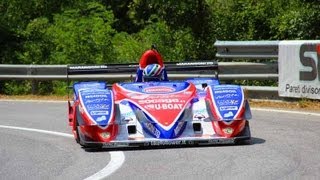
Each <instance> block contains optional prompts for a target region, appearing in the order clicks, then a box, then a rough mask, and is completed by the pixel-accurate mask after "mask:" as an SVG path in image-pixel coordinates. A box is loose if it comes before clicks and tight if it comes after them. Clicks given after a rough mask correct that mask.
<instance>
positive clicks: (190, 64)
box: [176, 62, 216, 66]
mask: <svg viewBox="0 0 320 180" xmlns="http://www.w3.org/2000/svg"><path fill="white" fill-rule="evenodd" d="M214 64H216V63H215V62H182V63H177V64H176V65H177V66H196V65H214Z"/></svg>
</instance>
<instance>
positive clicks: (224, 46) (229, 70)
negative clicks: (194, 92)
mask: <svg viewBox="0 0 320 180" xmlns="http://www.w3.org/2000/svg"><path fill="white" fill-rule="evenodd" d="M278 43H279V41H216V43H215V44H214V46H215V47H216V48H217V53H216V57H217V58H223V59H228V58H233V59H235V58H236V59H248V60H252V59H273V62H272V61H268V62H263V63H261V62H259V63H258V62H219V61H220V59H218V67H219V79H220V80H222V81H223V80H226V81H228V80H278V63H277V62H276V61H274V59H277V57H278ZM168 76H169V78H170V79H184V78H188V77H214V76H215V75H214V74H208V73H206V74H205V73H202V74H199V73H198V74H194V73H191V72H190V73H182V74H181V73H170V74H168ZM67 78H69V79H71V80H93V79H103V80H125V79H133V78H135V74H134V73H133V74H132V73H121V74H117V73H114V74H99V75H94V74H93V75H87V74H86V75H69V76H67V65H9V64H0V80H66V79H67ZM244 88H245V89H246V90H248V91H250V93H253V94H254V93H260V94H264V93H265V94H266V93H270V92H271V93H272V94H273V96H276V95H277V93H278V89H277V87H264V86H262V87H261V86H259V87H258V86H244Z"/></svg>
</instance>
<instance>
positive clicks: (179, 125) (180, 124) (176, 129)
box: [174, 122, 185, 136]
mask: <svg viewBox="0 0 320 180" xmlns="http://www.w3.org/2000/svg"><path fill="white" fill-rule="evenodd" d="M184 123H185V122H179V123H178V125H177V127H176V128H175V129H174V134H175V135H176V136H177V135H178V134H179V132H180V131H181V129H182V127H183V125H184Z"/></svg>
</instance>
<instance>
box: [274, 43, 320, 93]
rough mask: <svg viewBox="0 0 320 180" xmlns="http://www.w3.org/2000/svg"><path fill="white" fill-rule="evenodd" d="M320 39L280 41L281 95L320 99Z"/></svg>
mask: <svg viewBox="0 0 320 180" xmlns="http://www.w3.org/2000/svg"><path fill="white" fill-rule="evenodd" d="M319 61H320V40H299V41H281V42H280V43H279V56H278V66H279V96H283V97H297V98H309V99H320V63H319Z"/></svg>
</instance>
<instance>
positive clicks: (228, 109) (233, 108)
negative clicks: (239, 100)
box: [219, 106, 238, 111]
mask: <svg viewBox="0 0 320 180" xmlns="http://www.w3.org/2000/svg"><path fill="white" fill-rule="evenodd" d="M219 110H220V111H237V110H238V106H220V107H219Z"/></svg>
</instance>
